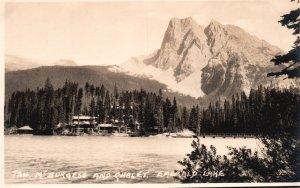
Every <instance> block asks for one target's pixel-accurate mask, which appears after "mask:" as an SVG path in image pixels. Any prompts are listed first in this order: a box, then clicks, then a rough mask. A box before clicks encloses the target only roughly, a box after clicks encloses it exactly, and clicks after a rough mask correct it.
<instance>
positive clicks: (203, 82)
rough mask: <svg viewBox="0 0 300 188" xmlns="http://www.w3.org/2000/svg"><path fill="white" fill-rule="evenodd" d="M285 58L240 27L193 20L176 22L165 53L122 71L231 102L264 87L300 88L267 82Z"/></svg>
mask: <svg viewBox="0 0 300 188" xmlns="http://www.w3.org/2000/svg"><path fill="white" fill-rule="evenodd" d="M282 53H284V51H283V50H281V49H280V48H278V47H276V46H274V45H271V44H269V43H267V42H266V41H264V40H261V39H259V38H258V37H256V36H254V35H251V34H250V33H248V32H246V31H244V30H243V29H242V28H240V27H237V26H234V25H222V24H221V23H219V22H218V21H216V20H212V21H211V22H210V23H209V24H208V25H207V26H206V27H203V26H201V25H198V24H197V23H196V22H195V21H194V20H193V18H191V17H188V18H183V19H178V18H172V19H171V20H170V22H169V25H168V28H167V29H166V31H165V34H164V38H163V40H162V43H161V46H160V48H159V49H158V50H156V51H155V52H154V53H152V54H151V55H148V56H140V57H133V58H131V59H130V60H128V61H127V62H125V63H123V64H121V66H120V68H119V71H123V72H127V73H128V74H130V75H143V74H144V75H148V77H149V78H151V79H154V80H158V81H160V82H162V83H164V84H166V85H168V87H169V88H171V89H173V90H176V91H178V92H182V93H185V94H188V93H189V94H192V95H193V96H194V97H204V96H224V97H230V96H231V95H233V94H235V93H238V92H240V91H245V92H246V93H249V92H250V89H251V88H257V87H258V86H259V85H263V86H269V85H274V84H275V85H277V86H280V87H285V86H289V85H295V84H296V85H297V83H295V82H294V80H292V81H291V80H289V81H286V80H285V81H284V78H283V77H281V78H279V79H277V78H269V77H267V73H268V72H271V71H274V70H279V69H280V68H282V67H280V66H274V65H273V64H272V63H271V62H270V60H271V59H272V58H273V57H274V56H275V55H278V54H282ZM136 67H138V68H136ZM196 81H197V83H196Z"/></svg>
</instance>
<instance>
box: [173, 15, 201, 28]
mask: <svg viewBox="0 0 300 188" xmlns="http://www.w3.org/2000/svg"><path fill="white" fill-rule="evenodd" d="M169 26H171V27H173V28H175V27H188V28H190V27H197V26H198V24H197V22H196V21H195V20H194V19H193V18H192V17H187V18H182V19H181V18H172V19H171V20H170V23H169Z"/></svg>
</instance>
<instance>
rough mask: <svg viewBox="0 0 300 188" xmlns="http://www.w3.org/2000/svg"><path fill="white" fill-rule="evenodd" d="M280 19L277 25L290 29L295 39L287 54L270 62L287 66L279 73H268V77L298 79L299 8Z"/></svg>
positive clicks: (299, 68) (299, 58) (299, 44)
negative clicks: (282, 76)
mask: <svg viewBox="0 0 300 188" xmlns="http://www.w3.org/2000/svg"><path fill="white" fill-rule="evenodd" d="M291 1H295V0H291ZM298 3H299V0H298ZM281 17H282V19H281V20H280V21H279V23H280V24H281V25H282V26H285V27H287V28H288V29H292V30H293V35H296V36H297V39H296V41H295V42H294V46H293V47H292V49H291V50H290V51H289V52H288V53H286V54H284V55H278V56H275V58H274V59H272V60H271V61H272V62H273V63H274V64H275V65H281V64H286V65H287V66H286V67H285V68H284V69H282V70H281V71H280V72H271V73H269V74H268V76H277V77H278V76H280V75H287V76H288V78H298V77H300V53H299V52H300V36H299V34H300V26H299V25H300V19H299V17H300V8H297V9H295V10H292V11H290V12H289V13H288V14H284V15H283V16H281Z"/></svg>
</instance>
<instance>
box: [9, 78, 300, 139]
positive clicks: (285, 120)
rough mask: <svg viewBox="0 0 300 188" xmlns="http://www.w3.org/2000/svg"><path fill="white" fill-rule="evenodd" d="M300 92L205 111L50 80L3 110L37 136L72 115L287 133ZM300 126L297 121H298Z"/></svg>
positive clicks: (261, 92)
mask: <svg viewBox="0 0 300 188" xmlns="http://www.w3.org/2000/svg"><path fill="white" fill-rule="evenodd" d="M299 100H300V98H299V91H298V90H296V89H292V88H291V89H283V90H280V89H276V88H263V87H259V88H258V89H256V90H254V89H252V90H251V91H250V94H249V95H248V96H247V95H246V93H244V92H241V93H240V94H237V95H234V96H232V98H231V99H230V100H224V101H221V100H220V99H219V100H217V101H216V102H215V103H213V104H212V103H211V104H209V106H208V107H203V106H199V105H195V106H193V107H192V108H187V107H185V106H178V105H177V101H176V98H175V97H174V98H173V99H172V100H170V99H169V98H168V97H164V95H163V93H162V91H161V90H159V91H158V93H154V92H147V91H145V90H144V89H141V90H133V91H119V90H118V87H117V85H115V86H114V89H113V91H110V90H108V89H106V87H105V86H104V85H101V86H94V85H93V84H90V83H88V82H86V84H85V85H84V87H83V88H81V87H79V85H78V83H74V82H71V81H66V82H65V84H64V86H63V87H62V88H57V89H54V87H53V85H52V84H51V81H50V79H49V78H48V79H47V80H46V81H45V84H44V87H43V88H37V90H36V91H32V90H29V89H28V90H26V91H17V92H14V93H13V94H12V95H11V97H10V99H9V100H8V103H7V105H6V106H7V107H6V118H5V119H6V123H7V124H8V125H9V126H16V127H21V126H24V125H30V126H31V127H32V128H33V129H34V130H36V131H37V132H40V133H49V134H51V132H52V130H53V129H54V128H55V126H56V125H57V124H59V123H60V124H62V125H68V124H70V123H71V120H72V117H73V116H74V115H80V114H83V115H89V116H94V117H96V118H97V123H112V122H114V121H115V120H118V121H119V122H123V123H125V124H130V123H136V122H138V123H141V128H142V130H143V131H144V132H153V131H156V132H157V133H162V132H177V131H181V130H183V129H190V130H193V131H194V132H197V133H199V132H201V133H229V134H230V133H241V134H242V133H245V134H250V133H251V134H262V133H264V132H268V133H270V132H277V131H280V130H282V129H290V130H291V131H292V130H294V129H295V127H297V123H298V122H299V116H298V114H297V113H298V112H299ZM298 124H299V123H298Z"/></svg>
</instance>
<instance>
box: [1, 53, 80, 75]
mask: <svg viewBox="0 0 300 188" xmlns="http://www.w3.org/2000/svg"><path fill="white" fill-rule="evenodd" d="M46 65H47V66H54V65H58V66H76V65H77V64H76V63H75V62H74V61H72V60H58V61H53V62H50V61H41V60H34V59H28V58H21V57H17V56H14V55H8V54H6V55H5V72H10V71H16V70H26V69H32V68H36V67H40V66H46Z"/></svg>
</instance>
